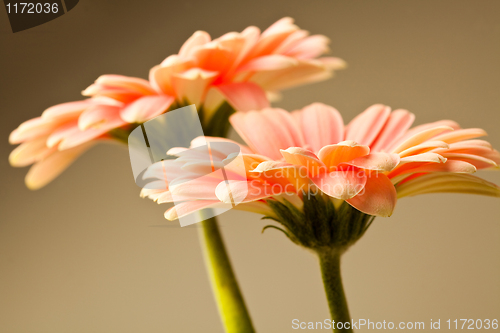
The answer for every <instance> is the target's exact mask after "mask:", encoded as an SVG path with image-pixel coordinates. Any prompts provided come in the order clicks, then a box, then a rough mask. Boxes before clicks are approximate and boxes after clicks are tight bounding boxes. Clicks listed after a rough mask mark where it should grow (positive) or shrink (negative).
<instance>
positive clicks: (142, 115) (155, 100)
mask: <svg viewBox="0 0 500 333" xmlns="http://www.w3.org/2000/svg"><path fill="white" fill-rule="evenodd" d="M173 102H174V98H173V97H171V96H165V95H163V96H146V97H142V98H140V99H138V100H137V101H135V102H133V103H131V104H130V105H128V106H127V107H125V108H124V109H122V110H121V112H120V115H121V117H122V119H123V120H125V121H126V122H128V123H143V122H146V121H148V120H150V119H153V118H154V117H156V116H159V115H160V114H162V113H164V112H165V111H167V110H168V108H169V107H170V105H172V103H173Z"/></svg>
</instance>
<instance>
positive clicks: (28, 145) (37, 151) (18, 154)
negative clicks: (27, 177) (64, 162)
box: [9, 136, 56, 167]
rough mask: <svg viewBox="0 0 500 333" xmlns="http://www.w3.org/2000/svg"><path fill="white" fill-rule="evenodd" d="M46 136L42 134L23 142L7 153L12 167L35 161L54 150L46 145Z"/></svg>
mask: <svg viewBox="0 0 500 333" xmlns="http://www.w3.org/2000/svg"><path fill="white" fill-rule="evenodd" d="M46 141H47V137H46V136H43V137H40V138H37V139H35V140H32V141H28V142H24V143H22V144H21V145H19V146H18V147H16V149H14V150H13V151H12V152H11V153H10V155H9V163H10V165H12V166H14V167H24V166H27V165H30V164H33V163H35V162H36V161H39V160H41V159H43V158H44V157H46V156H48V155H49V154H51V153H53V152H54V151H56V148H49V147H47V145H46Z"/></svg>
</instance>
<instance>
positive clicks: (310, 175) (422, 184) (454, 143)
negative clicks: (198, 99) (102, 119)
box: [142, 103, 500, 219]
mask: <svg viewBox="0 0 500 333" xmlns="http://www.w3.org/2000/svg"><path fill="white" fill-rule="evenodd" d="M413 120H414V115H413V114H412V113H410V112H408V111H406V110H395V111H393V112H391V109H390V108H389V107H387V106H385V105H373V106H371V107H370V108H368V109H367V110H366V111H364V112H363V113H361V114H360V115H358V116H357V117H356V118H354V119H353V120H352V121H351V122H350V123H349V124H348V125H347V126H344V123H343V120H342V117H341V115H340V113H339V112H338V111H337V110H336V109H334V108H333V107H330V106H327V105H324V104H319V103H315V104H312V105H310V106H307V107H305V108H304V109H302V110H300V111H295V112H292V113H288V112H286V111H284V110H281V109H265V110H262V111H251V112H247V113H237V114H235V115H233V116H231V118H230V122H231V124H232V125H233V127H234V128H235V129H236V131H237V132H238V133H239V134H240V136H241V137H242V139H243V140H244V141H245V143H247V145H248V146H243V145H242V146H241V151H242V153H243V155H242V157H243V160H244V163H245V166H246V172H243V173H241V172H239V174H235V175H232V178H231V179H232V180H231V181H230V183H229V186H228V185H227V184H226V183H225V182H224V180H223V179H217V178H216V177H214V178H210V177H201V178H197V177H199V176H200V175H199V174H198V175H197V174H196V172H197V170H198V171H199V172H206V168H203V167H202V164H203V161H200V168H196V163H195V161H196V156H190V158H186V157H184V158H182V159H179V161H176V160H174V161H168V162H160V163H157V164H156V165H153V166H152V167H151V168H150V170H149V171H148V172H147V173H146V175H145V176H146V177H154V178H157V179H158V180H160V181H157V183H156V184H157V185H158V186H157V187H156V188H155V187H154V186H153V187H152V188H149V187H148V188H147V189H143V191H142V195H143V196H148V197H150V198H152V199H154V200H156V201H158V202H159V203H163V202H172V201H173V198H174V197H176V196H177V197H178V198H182V199H183V200H182V201H183V202H182V203H178V204H176V206H175V207H172V208H170V209H169V210H168V211H167V212H166V215H165V216H166V217H167V218H168V219H175V218H178V217H180V216H183V215H187V214H190V213H192V212H194V211H197V210H200V209H203V208H207V207H217V206H218V205H221V204H227V203H231V202H232V200H234V198H237V202H241V203H240V204H239V205H238V206H236V209H242V210H251V211H252V210H253V211H256V212H259V213H263V214H266V215H270V216H273V214H274V213H273V211H272V209H271V208H272V205H271V206H270V205H269V204H270V203H272V202H273V201H283V200H284V199H286V200H287V201H288V202H291V203H293V205H294V206H295V207H296V208H297V209H299V210H301V209H302V208H303V205H304V200H305V196H306V195H307V194H308V193H309V192H311V191H316V190H318V191H319V194H320V195H321V196H322V197H326V198H329V200H330V201H331V202H333V204H334V206H335V207H337V208H338V207H340V205H341V204H342V203H343V202H344V201H345V202H347V203H348V204H349V205H350V206H352V207H354V208H355V209H356V210H358V211H360V212H363V213H365V214H368V215H374V216H390V215H391V214H392V212H393V210H394V207H395V205H396V201H397V198H398V197H399V198H401V197H405V196H411V195H417V194H423V193H434V192H463V193H474V194H483V195H490V196H497V197H498V196H500V189H499V188H498V186H496V185H494V184H491V183H489V182H486V181H485V180H482V179H480V178H477V177H475V176H472V175H470V174H471V173H474V172H475V171H476V170H478V169H487V168H497V167H498V166H497V163H500V154H499V153H498V151H496V150H494V149H492V147H491V145H490V144H489V143H488V142H486V141H483V140H479V139H476V138H477V137H481V136H484V135H486V133H485V132H484V131H483V130H482V129H474V128H472V129H460V127H459V126H458V124H457V123H455V122H453V121H451V120H442V121H438V122H435V123H430V124H425V125H420V126H416V127H414V128H411V129H410V127H411V125H412V123H413ZM207 140H208V141H209V142H210V141H212V142H213V141H220V140H222V139H219V138H207ZM199 143H200V140H194V141H193V147H194V146H197V145H198V144H199ZM214 147H216V146H214ZM213 149H216V148H213ZM179 151H181V150H179V149H176V150H175V152H179ZM175 152H174V153H175ZM170 153H172V152H170ZM183 154H184V155H183V156H186V154H189V151H187V150H186V151H184V153H183ZM212 158H213V159H214V163H220V164H221V165H224V164H227V162H228V161H230V160H231V156H224V152H223V151H214V152H213V157H212ZM183 161H188V162H189V168H188V169H187V166H186V167H182V165H181V167H179V165H178V164H179V163H180V164H183V163H186V162H183ZM176 164H177V166H176ZM165 167H167V168H168V167H177V169H176V170H177V172H178V175H179V179H182V180H183V181H181V182H176V180H175V179H173V180H171V183H172V184H170V186H168V182H167V180H166V179H165V176H164V175H165V172H164V168H165ZM226 169H229V172H231V171H233V172H238V170H239V169H231V164H227V166H226ZM186 170H189V174H187V173H186ZM186 177H187V178H191V181H187V182H186V181H185V180H186ZM228 188H229V190H228Z"/></svg>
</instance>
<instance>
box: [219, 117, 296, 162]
mask: <svg viewBox="0 0 500 333" xmlns="http://www.w3.org/2000/svg"><path fill="white" fill-rule="evenodd" d="M229 121H230V122H231V124H232V125H233V127H234V129H235V130H236V132H238V134H239V135H240V136H241V138H242V139H243V140H244V141H245V142H246V143H247V144H248V145H249V146H250V147H251V148H252V149H253V150H254V151H255V152H257V153H259V154H261V155H265V156H268V157H270V158H272V159H275V160H279V159H281V154H280V149H287V148H289V147H302V146H303V145H304V142H303V140H302V135H301V133H300V131H299V129H298V127H297V125H296V124H295V122H294V120H293V118H292V116H291V114H290V113H289V112H286V111H285V110H282V109H266V110H263V111H260V112H259V111H250V112H247V113H236V114H234V115H232V116H231V117H230V118H229Z"/></svg>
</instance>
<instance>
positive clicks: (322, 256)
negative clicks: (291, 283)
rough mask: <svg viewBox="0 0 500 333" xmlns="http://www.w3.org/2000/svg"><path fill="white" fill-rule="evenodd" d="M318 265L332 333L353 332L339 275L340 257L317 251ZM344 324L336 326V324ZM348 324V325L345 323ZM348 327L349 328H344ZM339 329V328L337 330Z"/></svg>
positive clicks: (338, 254)
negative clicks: (332, 327) (331, 323)
mask: <svg viewBox="0 0 500 333" xmlns="http://www.w3.org/2000/svg"><path fill="white" fill-rule="evenodd" d="M318 256H319V264H320V266H321V276H322V278H323V285H324V287H325V293H326V298H327V299H328V307H329V308H330V316H331V317H332V321H334V322H333V325H334V329H333V331H334V332H354V331H353V330H352V328H351V326H350V325H351V316H350V315H349V309H348V307H347V300H346V298H345V293H344V288H343V286H342V277H341V275H340V256H341V254H340V253H339V252H338V251H332V250H326V251H318ZM339 322H342V323H344V324H343V325H342V326H338V323H339ZM347 322H349V324H348V325H345V323H347ZM343 326H348V327H349V328H344V327H343ZM338 327H341V328H338Z"/></svg>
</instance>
